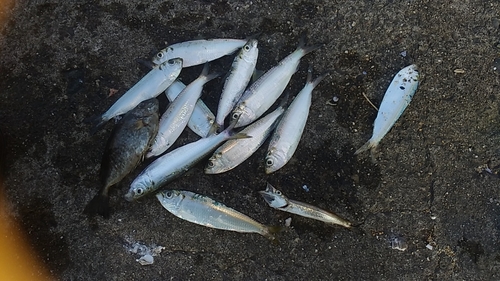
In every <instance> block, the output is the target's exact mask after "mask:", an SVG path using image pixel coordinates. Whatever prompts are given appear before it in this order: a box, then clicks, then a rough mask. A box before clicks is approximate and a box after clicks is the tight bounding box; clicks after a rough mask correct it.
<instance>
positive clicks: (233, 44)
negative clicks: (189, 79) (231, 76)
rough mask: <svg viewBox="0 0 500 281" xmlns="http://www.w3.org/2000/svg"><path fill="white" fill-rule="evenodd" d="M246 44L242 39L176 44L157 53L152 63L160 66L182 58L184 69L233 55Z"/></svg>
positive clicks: (193, 41) (194, 41)
mask: <svg viewBox="0 0 500 281" xmlns="http://www.w3.org/2000/svg"><path fill="white" fill-rule="evenodd" d="M246 42H247V40H244V39H209V40H192V41H186V42H181V43H176V44H173V45H170V46H168V47H166V48H165V49H163V50H161V51H160V52H158V53H157V54H156V56H154V57H153V59H152V61H153V63H155V64H161V63H163V62H165V61H167V60H169V59H172V58H182V59H183V60H184V63H183V66H184V67H189V66H193V65H199V64H204V63H206V62H210V61H213V60H216V59H218V58H220V57H223V56H225V55H229V54H232V53H234V52H235V51H236V50H238V49H239V48H241V47H242V46H243V45H245V43H246Z"/></svg>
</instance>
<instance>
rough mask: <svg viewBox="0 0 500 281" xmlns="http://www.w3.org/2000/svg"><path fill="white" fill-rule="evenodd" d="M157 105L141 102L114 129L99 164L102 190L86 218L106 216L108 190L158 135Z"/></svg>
mask: <svg viewBox="0 0 500 281" xmlns="http://www.w3.org/2000/svg"><path fill="white" fill-rule="evenodd" d="M158 110H159V103H158V100H157V99H155V98H153V99H150V100H146V101H143V102H142V103H140V104H139V105H138V106H137V107H136V108H134V109H132V110H131V111H129V112H128V113H127V114H125V115H124V117H123V118H122V119H121V120H120V121H119V122H118V124H116V125H115V128H114V129H113V131H112V133H111V136H110V137H109V140H108V142H107V144H106V149H105V151H104V155H103V157H102V161H101V170H100V175H99V176H100V179H101V189H100V190H99V192H98V193H97V195H96V196H95V197H94V198H93V199H92V200H91V201H90V202H89V203H88V205H87V206H86V207H85V210H84V212H85V213H87V214H88V215H91V216H92V215H95V214H100V215H102V216H104V217H108V216H109V196H108V192H109V189H110V188H111V187H112V186H113V185H115V184H117V183H118V182H120V181H121V180H122V179H123V178H124V177H125V176H126V175H127V174H129V173H130V172H131V171H132V170H134V169H135V167H136V166H137V165H138V164H139V163H140V161H141V160H142V158H143V156H144V154H145V153H146V150H147V149H148V148H149V146H150V145H151V141H152V140H153V138H154V136H155V135H156V132H157V131H158V119H159V114H158Z"/></svg>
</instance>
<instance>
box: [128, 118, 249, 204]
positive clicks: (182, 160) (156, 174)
mask: <svg viewBox="0 0 500 281" xmlns="http://www.w3.org/2000/svg"><path fill="white" fill-rule="evenodd" d="M247 137H248V136H247V135H245V134H241V133H235V132H233V126H232V125H231V126H229V127H228V128H227V129H226V130H224V131H222V132H221V133H220V134H218V135H210V136H208V137H206V138H203V139H199V140H198V141H195V142H192V143H188V144H186V145H184V146H181V147H179V148H177V149H174V150H172V151H170V152H169V153H167V154H165V155H162V156H161V157H159V158H158V159H156V160H155V161H153V163H151V164H150V165H149V166H148V167H147V168H146V169H145V170H144V171H142V172H141V173H140V174H139V176H137V178H136V179H135V180H134V181H133V182H132V184H131V185H130V189H129V191H128V193H127V194H126V195H125V199H126V200H127V201H133V200H136V199H138V198H140V197H142V196H144V195H146V194H148V193H151V192H153V191H155V190H157V189H158V188H160V187H161V186H162V185H164V184H166V183H167V182H169V181H171V180H173V179H175V178H177V177H179V176H180V175H182V174H183V173H184V172H186V171H187V170H189V169H190V168H191V167H193V166H194V165H195V164H196V163H198V162H199V161H200V160H201V159H203V158H204V157H206V156H207V155H208V154H209V153H210V152H212V151H213V150H214V149H216V148H217V147H218V146H219V145H220V144H221V143H223V142H224V141H226V140H228V139H237V138H247Z"/></svg>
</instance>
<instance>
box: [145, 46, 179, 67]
mask: <svg viewBox="0 0 500 281" xmlns="http://www.w3.org/2000/svg"><path fill="white" fill-rule="evenodd" d="M173 51H174V49H173V48H172V47H166V48H165V49H163V50H161V51H159V52H158V53H156V55H155V56H154V57H153V58H152V59H151V61H152V62H153V63H154V64H156V65H158V64H162V63H164V62H166V61H167V60H169V59H170V58H171V57H172V52H173Z"/></svg>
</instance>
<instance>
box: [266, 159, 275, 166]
mask: <svg viewBox="0 0 500 281" xmlns="http://www.w3.org/2000/svg"><path fill="white" fill-rule="evenodd" d="M273 164H274V161H273V159H271V158H268V159H267V160H266V165H267V166H272V165H273Z"/></svg>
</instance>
